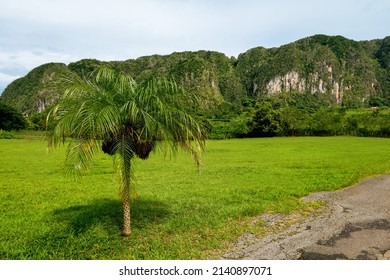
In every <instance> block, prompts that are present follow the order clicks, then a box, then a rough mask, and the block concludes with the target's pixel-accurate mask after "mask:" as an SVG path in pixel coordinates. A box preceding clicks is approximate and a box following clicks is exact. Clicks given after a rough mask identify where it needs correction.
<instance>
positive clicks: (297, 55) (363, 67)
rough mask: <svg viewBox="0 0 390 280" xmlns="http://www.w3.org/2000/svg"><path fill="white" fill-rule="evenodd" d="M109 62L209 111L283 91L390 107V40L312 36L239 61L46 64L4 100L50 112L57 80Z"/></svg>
mask: <svg viewBox="0 0 390 280" xmlns="http://www.w3.org/2000/svg"><path fill="white" fill-rule="evenodd" d="M102 65H106V66H109V67H112V68H114V69H116V70H117V71H120V72H123V73H125V74H129V75H131V76H132V77H133V78H134V79H135V80H136V81H137V82H139V83H143V82H147V81H148V80H149V79H151V78H154V77H171V78H174V79H175V80H176V82H177V83H179V84H180V85H182V86H183V87H184V88H185V89H186V90H188V91H193V92H194V93H196V94H198V95H200V97H201V98H202V100H204V105H203V106H204V108H205V109H206V110H207V109H208V108H213V107H215V106H217V105H218V104H220V103H222V102H231V103H240V102H242V101H243V100H245V99H247V98H250V99H255V100H258V99H261V98H264V97H267V96H272V95H277V94H279V93H281V92H309V93H311V94H313V95H321V96H322V98H323V99H324V100H326V102H328V103H332V104H339V105H344V106H363V105H366V104H367V100H369V99H370V98H378V99H380V100H381V101H382V102H383V103H384V105H390V36H388V37H385V38H383V39H375V40H369V41H354V40H350V39H347V38H345V37H342V36H327V35H321V34H319V35H314V36H310V37H306V38H302V39H299V40H297V41H295V42H292V43H288V44H285V45H282V46H280V47H274V48H264V47H255V48H252V49H249V50H247V51H246V52H244V53H241V54H240V55H238V57H237V58H235V57H230V58H229V57H227V56H226V55H225V54H223V53H221V52H216V51H204V50H200V51H196V52H193V51H185V52H174V53H172V54H169V55H150V56H142V57H139V58H136V59H128V60H124V61H111V62H105V61H99V60H96V59H82V60H80V61H76V62H72V63H69V64H68V65H65V64H62V63H47V64H43V65H41V66H38V67H37V68H34V69H33V70H31V71H30V72H29V73H28V74H27V75H26V76H24V77H22V78H19V79H17V80H15V81H14V82H12V83H11V84H9V85H8V86H7V87H6V89H5V90H4V92H3V94H2V95H1V96H0V101H1V102H3V103H5V104H7V105H10V106H13V107H15V108H16V109H18V110H19V111H21V112H23V113H24V114H25V115H33V114H35V113H41V112H43V111H45V110H46V109H47V108H48V107H49V106H50V105H52V104H54V103H55V102H56V100H58V98H59V97H60V96H61V93H62V92H63V91H64V88H62V86H61V85H60V83H58V81H59V77H61V76H64V75H65V76H67V75H72V74H75V73H76V74H77V75H80V76H88V75H89V74H90V73H91V72H92V71H93V70H94V69H96V68H97V67H99V66H102Z"/></svg>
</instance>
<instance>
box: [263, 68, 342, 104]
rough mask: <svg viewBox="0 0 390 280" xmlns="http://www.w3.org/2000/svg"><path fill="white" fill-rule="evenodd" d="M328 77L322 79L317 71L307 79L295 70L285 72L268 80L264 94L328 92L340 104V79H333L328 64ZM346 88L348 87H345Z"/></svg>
mask: <svg viewBox="0 0 390 280" xmlns="http://www.w3.org/2000/svg"><path fill="white" fill-rule="evenodd" d="M327 69H328V73H329V78H328V79H326V80H323V79H322V78H320V75H319V73H312V74H310V75H309V77H308V79H306V78H304V77H301V76H300V75H299V73H298V72H297V71H295V70H292V71H290V72H287V73H286V74H285V75H283V76H276V77H274V78H273V79H271V81H269V82H268V83H267V84H266V86H265V91H266V95H275V94H278V93H281V92H291V91H298V92H310V93H312V94H316V93H320V94H326V93H330V94H331V95H333V96H334V98H335V99H336V102H337V103H338V104H340V103H341V102H342V98H343V91H344V89H343V87H342V84H343V82H342V80H341V81H340V82H338V81H335V80H334V79H333V75H332V67H331V66H328V67H327ZM340 85H341V86H340ZM347 89H348V88H347Z"/></svg>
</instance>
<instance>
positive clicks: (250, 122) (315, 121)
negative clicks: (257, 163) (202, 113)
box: [208, 92, 390, 139]
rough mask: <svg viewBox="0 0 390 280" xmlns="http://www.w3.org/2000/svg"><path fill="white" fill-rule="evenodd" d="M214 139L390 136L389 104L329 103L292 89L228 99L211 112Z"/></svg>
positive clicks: (210, 118)
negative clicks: (235, 100) (353, 105)
mask: <svg viewBox="0 0 390 280" xmlns="http://www.w3.org/2000/svg"><path fill="white" fill-rule="evenodd" d="M208 118H209V120H210V122H211V126H212V129H211V132H210V135H209V137H210V138H212V139H227V138H236V137H240V138H242V137H270V136H332V135H350V136H363V137H367V136H369V137H390V109H389V108H388V107H384V106H381V107H373V108H346V107H344V106H337V105H333V106H329V105H326V104H324V103H323V101H322V100H321V96H318V95H313V94H309V93H299V92H289V93H281V94H279V95H276V96H273V97H267V98H264V99H261V100H259V101H257V102H253V101H252V102H246V103H245V102H244V103H243V105H241V106H237V105H233V104H231V103H228V102H225V103H223V104H221V105H220V106H218V107H217V108H216V109H215V110H214V111H212V112H211V114H210V115H208Z"/></svg>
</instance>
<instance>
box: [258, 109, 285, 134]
mask: <svg viewBox="0 0 390 280" xmlns="http://www.w3.org/2000/svg"><path fill="white" fill-rule="evenodd" d="M252 125H253V128H252V132H251V134H252V136H255V137H257V136H259V137H269V136H275V135H277V134H278V132H279V131H280V129H281V116H280V113H279V112H278V111H276V110H274V109H273V108H272V105H271V103H269V102H263V103H261V104H257V105H256V109H255V111H254V114H253V119H252Z"/></svg>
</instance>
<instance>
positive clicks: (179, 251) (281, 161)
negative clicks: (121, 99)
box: [0, 136, 390, 259]
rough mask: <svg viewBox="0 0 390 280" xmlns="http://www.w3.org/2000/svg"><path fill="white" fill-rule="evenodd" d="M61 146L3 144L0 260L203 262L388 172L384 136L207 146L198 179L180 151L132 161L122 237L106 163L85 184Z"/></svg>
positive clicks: (388, 146)
mask: <svg viewBox="0 0 390 280" xmlns="http://www.w3.org/2000/svg"><path fill="white" fill-rule="evenodd" d="M64 158H65V149H63V148H61V149H58V150H55V151H54V152H50V153H48V152H47V151H46V143H45V142H44V141H40V140H37V139H36V137H32V138H30V139H26V137H25V136H24V139H12V140H9V139H4V140H0V180H1V181H0V211H1V215H0V232H1V235H0V259H207V258H219V257H218V254H220V253H221V252H223V250H225V249H226V248H228V247H229V245H230V244H232V242H234V241H235V240H237V238H238V237H239V236H240V235H241V234H243V233H245V232H252V233H258V234H259V233H261V232H263V231H264V228H263V225H262V223H261V222H258V223H253V222H252V220H253V218H254V217H256V216H258V215H259V214H261V213H264V212H280V213H291V212H295V211H308V210H310V208H312V207H313V205H305V204H303V203H301V202H300V201H299V198H300V197H302V196H305V195H307V194H309V193H311V192H316V191H330V190H336V189H339V188H342V187H346V186H348V185H351V184H354V183H357V182H358V181H359V180H361V179H363V178H366V177H369V176H373V175H378V174H384V173H387V172H389V171H390V139H383V138H357V137H323V138H315V137H297V138H263V139H243V140H239V139H236V140H226V141H209V142H208V143H207V150H206V154H205V156H204V165H203V169H202V173H201V175H199V174H198V172H197V168H196V166H195V164H194V163H193V162H192V160H191V157H190V156H189V155H187V154H184V153H183V154H181V153H180V154H179V155H178V156H177V157H175V158H172V159H169V157H168V158H164V156H163V155H161V154H158V153H156V154H152V155H151V157H150V159H148V160H146V161H141V160H139V161H137V162H136V166H135V176H136V179H135V182H136V192H137V198H136V199H135V200H134V201H133V202H132V209H131V210H132V230H133V234H132V236H130V237H129V238H123V237H121V236H120V233H121V224H122V208H121V207H122V205H121V201H120V194H119V193H120V190H119V187H118V185H117V184H116V179H115V177H114V174H113V171H112V161H111V158H110V157H109V156H106V155H103V154H102V155H101V156H100V157H99V158H97V159H96V161H95V164H94V168H93V169H92V170H91V172H90V173H88V174H87V175H86V176H85V177H83V178H82V179H78V180H74V179H72V178H69V177H66V176H65V175H64V173H63V170H62V164H63V161H64Z"/></svg>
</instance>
